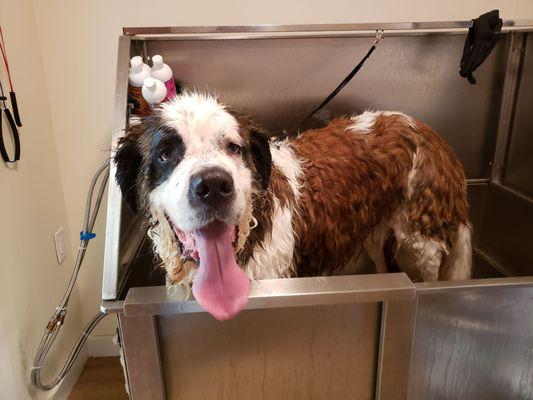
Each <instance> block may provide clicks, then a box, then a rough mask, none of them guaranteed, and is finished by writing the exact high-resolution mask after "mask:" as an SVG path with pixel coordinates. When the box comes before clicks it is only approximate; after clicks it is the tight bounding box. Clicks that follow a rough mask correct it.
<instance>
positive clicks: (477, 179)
mask: <svg viewBox="0 0 533 400" xmlns="http://www.w3.org/2000/svg"><path fill="white" fill-rule="evenodd" d="M404 25H405V26H404ZM511 25H512V24H511V23H509V24H507V25H506V26H511ZM530 25H531V24H530ZM466 26H468V23H452V24H451V23H435V24H433V25H432V24H394V27H395V28H396V29H407V30H403V31H394V32H395V33H389V34H387V33H386V37H385V39H384V40H383V41H382V42H381V43H380V44H379V46H378V49H377V50H376V51H375V52H374V54H373V55H372V57H371V58H370V60H369V61H368V63H367V64H365V67H364V68H363V69H362V70H361V72H360V73H359V74H358V76H357V78H356V79H355V80H354V81H353V82H352V83H351V84H350V85H349V86H347V87H346V88H345V89H344V91H343V92H341V94H340V95H339V96H338V97H337V98H336V99H335V100H334V101H333V102H332V103H330V105H328V106H327V107H326V109H325V110H324V111H323V112H321V113H320V115H318V116H317V118H315V119H314V120H313V121H311V122H310V124H309V126H313V125H318V124H321V123H324V122H326V121H327V120H329V119H330V118H332V117H334V116H336V115H340V114H345V113H353V112H360V111H363V110H364V109H369V108H371V109H389V110H390V109H392V110H400V111H403V112H406V113H408V114H411V115H413V116H415V117H417V118H419V119H421V120H423V121H425V122H427V123H429V124H430V125H431V126H433V127H434V128H435V129H436V130H437V131H438V132H439V133H440V134H441V135H442V136H443V137H444V138H445V139H446V140H447V141H448V143H450V144H451V145H452V147H453V148H454V150H455V151H456V152H457V154H458V156H459V158H460V159H461V161H462V163H463V164H464V166H465V170H466V173H467V177H468V178H469V185H468V192H469V200H470V203H471V219H472V222H473V225H474V238H473V239H474V240H473V242H474V250H475V254H474V277H476V278H478V277H479V278H484V277H493V276H526V275H533V265H532V264H533V263H532V257H531V255H530V252H529V247H530V245H531V240H532V238H533V231H532V229H533V203H532V201H531V198H530V197H528V196H531V194H532V193H533V187H532V186H531V184H532V181H531V176H533V171H532V168H533V166H532V164H531V157H530V156H529V154H530V152H529V151H528V150H529V149H531V144H532V143H533V141H532V140H531V137H530V136H531V135H528V133H530V132H531V128H530V127H531V126H533V115H532V114H531V112H528V111H529V110H531V107H532V106H533V104H532V99H533V97H532V93H533V92H532V90H533V84H532V83H533V68H531V66H532V65H533V64H532V63H533V46H532V43H533V38H532V37H531V36H532V34H530V33H524V34H522V33H517V32H520V31H526V32H527V31H528V30H529V31H531V27H526V28H523V29H521V28H520V27H519V26H518V27H517V26H516V24H515V27H514V28H513V29H516V31H515V33H513V34H512V35H511V34H510V33H506V34H505V35H504V39H503V40H502V41H500V43H499V44H498V45H497V47H496V48H495V50H494V52H493V54H492V55H491V56H490V57H489V58H488V59H487V61H486V62H485V63H484V64H483V65H482V66H481V67H480V68H479V70H478V71H476V73H475V75H476V78H477V79H478V84H477V85H475V86H471V85H469V84H468V83H467V82H466V81H465V80H463V79H461V78H459V77H458V72H457V71H458V63H459V60H460V57H461V54H462V50H463V43H464V39H465V27H466ZM377 27H378V26H366V25H365V26H364V27H363V26H359V28H360V29H359V30H357V29H356V28H357V27H355V26H353V25H350V26H312V27H262V28H261V27H260V28H257V29H256V30H254V29H252V31H254V32H248V31H247V28H217V29H210V28H184V29H181V30H180V29H177V30H175V29H148V30H147V29H125V31H128V32H129V34H135V36H132V37H129V36H123V37H121V39H120V46H119V47H120V48H119V63H118V69H117V92H116V104H117V111H116V124H115V125H116V129H115V135H114V138H113V141H114V142H115V141H116V140H117V138H118V137H119V136H120V135H122V134H123V130H124V126H125V123H126V91H127V66H128V59H129V57H130V56H131V55H135V54H141V55H144V56H145V57H146V58H147V57H149V56H151V55H154V54H162V55H163V57H164V58H165V62H167V63H168V64H169V65H170V66H171V67H172V68H173V70H174V72H175V75H176V78H177V79H178V80H179V81H180V82H181V83H182V84H183V86H184V87H186V88H196V89H207V90H211V91H216V92H217V93H218V94H219V95H220V97H221V98H222V99H223V100H224V101H225V102H226V103H228V104H231V105H232V106H237V107H242V108H245V109H247V110H249V111H251V112H252V113H253V114H255V115H257V116H258V117H259V118H260V119H261V120H262V121H263V122H264V123H265V125H266V126H267V127H268V128H269V129H270V130H271V131H272V132H273V133H274V134H275V133H279V132H282V131H283V130H290V129H293V128H294V127H296V126H297V125H298V123H299V122H300V121H301V119H302V118H303V117H304V116H305V115H306V114H307V113H308V112H309V110H310V109H312V108H313V107H314V106H315V105H316V104H317V103H319V102H320V101H321V100H322V99H323V97H324V96H325V95H326V94H327V93H329V91H331V90H332V89H333V88H334V87H335V86H336V84H337V83H338V81H340V79H342V78H343V77H344V76H345V75H346V74H347V73H348V72H349V71H350V70H351V68H352V67H353V65H354V63H355V62H357V61H358V59H359V58H360V57H361V56H362V55H363V54H364V53H365V52H366V50H367V49H368V47H369V46H370V45H371V43H372V42H373V38H372V36H373V32H372V30H373V29H374V28H377ZM437 27H440V28H442V29H444V31H442V30H440V31H437V30H435V28H437ZM450 27H451V28H450ZM363 28H364V29H363ZM389 28H390V29H392V26H389ZM150 33H157V35H153V36H152V35H150ZM413 34H414V35H413ZM511 36H512V37H511ZM258 94H260V95H258ZM111 173H112V174H114V171H113V169H112V170H111ZM109 192H110V194H109V204H108V224H107V234H106V257H105V272H104V284H103V285H104V287H103V299H104V300H107V301H104V303H103V309H105V310H106V311H107V312H117V313H118V315H119V320H120V327H121V331H122V337H123V345H124V351H125V356H126V368H127V372H128V378H129V382H130V389H131V393H132V397H133V398H134V399H148V398H154V399H162V398H172V399H196V398H206V399H237V398H243V399H244V398H258V399H313V398H316V399H321V398H332V399H336V398H343V399H344V398H354V399H358V398H361V399H369V398H377V399H405V398H412V399H429V398H431V399H433V398H435V399H458V398H464V399H478V398H483V399H492V398H494V399H500V398H506V399H507V398H512V399H515V398H516V399H529V398H533V389H532V388H533V368H532V365H533V364H532V363H533V356H532V353H531V348H533V333H532V332H533V329H532V328H533V315H532V314H531V310H532V309H533V307H532V306H533V300H532V299H533V296H532V295H533V279H531V278H527V277H523V278H500V279H488V280H472V281H466V282H460V283H455V282H437V283H432V284H425V283H417V284H413V283H412V282H410V281H409V280H408V278H407V277H406V275H404V274H388V275H383V276H377V275H368V276H364V275H363V276H344V277H321V278H300V279H287V280H277V281H276V280H275V281H260V282H256V283H255V284H254V288H253V289H252V296H251V299H250V303H249V305H248V309H247V310H245V311H244V312H243V313H242V314H241V315H239V316H238V317H237V318H236V319H235V320H232V321H229V322H225V323H219V322H217V321H215V320H213V319H212V318H211V317H210V316H209V315H207V314H206V313H204V312H202V310H201V308H200V307H199V306H198V305H197V304H196V303H195V302H194V301H190V300H185V297H184V295H183V294H182V293H167V291H166V289H165V288H164V287H159V286H157V285H161V284H163V282H164V276H163V275H162V274H158V273H157V272H154V263H155V261H154V259H153V256H152V255H151V253H150V248H149V244H148V243H147V242H146V241H145V239H144V237H145V234H144V229H145V228H143V227H144V226H145V225H143V222H142V221H140V220H138V219H136V218H135V217H134V216H132V215H131V214H130V213H129V212H128V211H127V210H125V209H124V208H123V207H122V204H121V200H120V193H119V191H118V190H117V187H116V185H115V184H114V182H113V181H112V180H111V182H110V188H109ZM153 285H156V286H153ZM140 286H152V287H140ZM117 299H120V300H121V301H119V302H116V303H112V302H109V300H117ZM122 300H123V301H122Z"/></svg>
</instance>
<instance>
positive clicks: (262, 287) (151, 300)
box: [124, 273, 414, 316]
mask: <svg viewBox="0 0 533 400" xmlns="http://www.w3.org/2000/svg"><path fill="white" fill-rule="evenodd" d="M413 299H414V285H413V283H412V282H411V280H410V279H409V278H408V277H407V275H406V274H404V273H397V274H386V275H381V276H380V275H358V276H330V277H315V278H287V279H267V280H262V281H256V282H254V283H253V284H252V287H251V290H250V296H249V300H248V304H247V305H246V309H247V310H252V309H265V308H269V309H272V308H286V307H298V306H318V305H333V304H339V303H369V302H379V301H399V300H413ZM124 313H125V314H126V315H127V316H145V315H166V314H187V313H205V311H204V310H203V309H202V307H201V306H200V305H199V304H198V303H196V301H194V300H187V298H186V295H185V293H183V292H180V291H179V289H176V292H174V293H168V291H167V288H166V287H164V286H155V287H138V288H131V289H130V290H129V292H128V295H127V297H126V300H125V301H124Z"/></svg>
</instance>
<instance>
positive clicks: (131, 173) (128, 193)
mask: <svg viewBox="0 0 533 400" xmlns="http://www.w3.org/2000/svg"><path fill="white" fill-rule="evenodd" d="M114 161H115V164H116V166H117V172H116V174H115V179H116V180H117V183H118V185H119V187H120V190H121V192H122V196H123V197H124V200H126V203H127V204H128V206H129V207H130V209H131V210H132V211H133V212H134V213H135V214H136V213H137V211H138V208H139V204H138V194H137V177H138V176H139V171H140V168H141V162H142V156H141V153H140V152H139V149H138V147H137V140H136V137H135V136H134V135H131V136H126V137H124V138H123V139H122V140H121V141H120V142H119V145H118V150H117V152H116V153H115V157H114Z"/></svg>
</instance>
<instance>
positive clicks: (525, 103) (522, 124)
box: [504, 34, 533, 240]
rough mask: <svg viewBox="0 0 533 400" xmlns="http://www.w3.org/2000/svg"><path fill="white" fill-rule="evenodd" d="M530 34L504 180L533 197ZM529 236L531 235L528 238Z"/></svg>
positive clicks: (532, 43)
mask: <svg viewBox="0 0 533 400" xmlns="http://www.w3.org/2000/svg"><path fill="white" fill-rule="evenodd" d="M532 71H533V34H528V35H527V42H526V47H525V54H524V64H523V67H522V74H521V78H520V87H519V89H518V97H517V99H516V110H515V118H514V122H513V130H512V135H511V140H510V144H509V152H508V154H507V165H506V169H505V173H504V183H505V184H506V185H509V186H511V187H513V188H515V189H517V190H519V191H521V192H523V193H524V194H527V195H528V196H529V197H530V198H533V157H532V156H531V155H532V154H533V135H532V132H533V131H532V129H533V113H532V112H531V110H533V73H532ZM532 240H533V238H532Z"/></svg>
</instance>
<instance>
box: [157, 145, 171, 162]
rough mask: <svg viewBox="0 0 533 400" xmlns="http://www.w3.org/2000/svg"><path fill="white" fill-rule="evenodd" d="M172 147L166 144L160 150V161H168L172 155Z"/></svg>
mask: <svg viewBox="0 0 533 400" xmlns="http://www.w3.org/2000/svg"><path fill="white" fill-rule="evenodd" d="M172 153H173V150H172V147H170V146H165V147H163V148H161V149H160V150H159V161H161V162H167V161H168V160H169V159H170V158H171V157H172Z"/></svg>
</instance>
